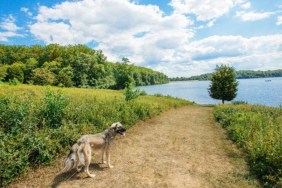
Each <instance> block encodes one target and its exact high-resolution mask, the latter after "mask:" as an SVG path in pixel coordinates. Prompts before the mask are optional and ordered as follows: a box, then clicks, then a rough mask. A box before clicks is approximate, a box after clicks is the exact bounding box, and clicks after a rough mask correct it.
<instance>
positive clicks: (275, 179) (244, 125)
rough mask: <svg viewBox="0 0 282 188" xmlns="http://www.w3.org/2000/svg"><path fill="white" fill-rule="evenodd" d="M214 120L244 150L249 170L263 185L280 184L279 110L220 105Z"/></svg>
mask: <svg viewBox="0 0 282 188" xmlns="http://www.w3.org/2000/svg"><path fill="white" fill-rule="evenodd" d="M214 116H215V118H216V120H217V121H219V122H220V124H221V125H222V126H223V127H224V128H225V129H226V130H227V132H228V134H229V136H230V138H231V139H232V140H233V141H234V142H235V143H236V144H237V145H238V146H239V147H241V148H243V150H244V151H245V153H246V155H247V159H248V163H249V166H250V169H251V171H252V172H253V173H254V174H255V175H256V176H257V177H258V178H259V180H261V182H262V184H263V185H264V186H266V187H280V186H282V109H281V108H272V107H264V106H255V105H247V104H239V105H219V106H217V107H216V108H215V110H214Z"/></svg>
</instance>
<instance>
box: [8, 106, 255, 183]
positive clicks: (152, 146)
mask: <svg viewBox="0 0 282 188" xmlns="http://www.w3.org/2000/svg"><path fill="white" fill-rule="evenodd" d="M211 111H212V109H211V108H208V107H200V106H188V107H183V108H180V109H176V110H170V111H169V112H165V113H163V114H161V115H160V116H158V117H156V118H153V119H150V120H147V121H145V122H140V123H138V124H136V125H135V126H134V127H132V128H131V129H130V130H129V131H128V132H127V136H126V137H119V138H118V139H117V140H116V142H115V143H114V146H113V149H112V164H113V165H114V166H115V167H114V168H113V169H108V168H106V167H105V166H104V165H102V164H97V163H98V161H99V159H100V155H97V156H96V157H95V159H94V160H93V161H92V162H93V165H92V166H91V167H90V170H91V171H92V173H93V172H94V173H96V177H95V178H92V179H91V178H87V176H86V174H85V173H80V174H75V175H74V176H73V177H71V178H70V179H68V177H70V176H71V175H72V174H73V172H74V171H72V172H70V173H67V174H64V175H60V176H55V174H56V173H58V172H59V171H60V170H61V169H62V165H63V164H62V162H61V161H60V162H58V164H56V165H54V166H52V167H45V168H42V169H39V170H37V171H36V173H34V172H33V173H30V175H29V177H28V178H27V180H24V181H20V182H19V183H17V184H14V185H11V187H99V188H102V187H107V188H111V187H112V188H119V187H120V188H126V187H128V188H132V187H134V188H135V187H146V188H148V187H181V188H186V187H187V188H190V187H191V188H192V187H228V188H229V187H240V188H241V187H258V184H257V182H256V181H255V180H253V179H252V178H250V176H249V172H248V169H247V167H246V163H245V162H244V160H243V159H242V157H241V154H240V152H239V151H238V150H237V149H236V147H234V145H232V143H231V142H230V141H228V140H227V139H226V134H225V132H224V131H223V130H222V129H221V128H220V127H219V125H217V124H215V123H214V121H213V119H212V114H211ZM99 162H100V161H99Z"/></svg>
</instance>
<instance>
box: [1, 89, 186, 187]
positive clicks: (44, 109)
mask: <svg viewBox="0 0 282 188" xmlns="http://www.w3.org/2000/svg"><path fill="white" fill-rule="evenodd" d="M25 96H27V97H25ZM186 104H188V102H187V101H185V100H177V99H174V98H169V97H153V96H140V97H138V98H137V99H135V100H131V101H128V102H126V101H125V100H124V96H123V94H122V92H120V91H113V90H100V89H99V90H98V89H95V90H94V89H77V88H72V89H69V88H61V89H58V88H54V87H48V88H47V89H45V87H42V86H28V85H18V86H13V87H11V86H8V85H5V86H2V87H0V163H1V165H0V187H4V186H6V185H7V184H9V183H10V182H11V181H13V179H14V178H15V177H17V176H18V175H19V174H22V173H26V172H27V171H28V169H29V168H31V167H38V166H40V165H48V164H50V163H52V162H53V161H54V159H56V157H59V155H60V154H62V153H65V152H66V151H67V150H69V148H70V147H71V145H72V144H73V143H74V142H75V141H76V140H77V139H78V138H79V137H80V136H81V135H83V134H94V133H97V132H100V131H102V130H104V129H106V128H108V127H109V125H111V123H112V122H115V121H120V122H121V123H122V124H123V125H125V127H127V128H128V127H130V126H132V125H134V124H135V123H136V122H137V121H138V120H144V119H146V118H149V117H152V116H154V115H157V114H159V113H160V112H162V111H164V110H167V109H169V108H173V107H178V106H182V105H186ZM19 143H20V144H19Z"/></svg>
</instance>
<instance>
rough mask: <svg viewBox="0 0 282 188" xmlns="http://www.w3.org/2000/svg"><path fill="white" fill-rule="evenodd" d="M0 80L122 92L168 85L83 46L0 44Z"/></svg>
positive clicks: (150, 72)
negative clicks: (147, 86) (122, 90)
mask: <svg viewBox="0 0 282 188" xmlns="http://www.w3.org/2000/svg"><path fill="white" fill-rule="evenodd" d="M0 81H3V82H9V81H17V82H20V83H26V84H36V85H54V86H64V87H88V88H110V89H123V88H125V87H127V86H128V85H130V84H133V85H135V86H142V85H153V84H162V83H167V82H169V79H168V77H167V76H166V75H165V74H163V73H160V72H157V71H153V70H151V69H148V68H144V67H138V66H134V65H132V64H130V62H129V59H128V58H123V59H122V62H116V63H112V62H109V61H107V58H106V56H105V55H104V54H103V52H102V51H100V50H94V49H92V48H89V47H87V46H85V45H69V46H60V45H58V44H50V45H46V46H41V45H34V46H29V47H28V46H9V45H0Z"/></svg>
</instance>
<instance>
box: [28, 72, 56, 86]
mask: <svg viewBox="0 0 282 188" xmlns="http://www.w3.org/2000/svg"><path fill="white" fill-rule="evenodd" d="M31 79H32V81H33V83H34V84H37V85H52V84H53V83H54V81H55V76H54V74H53V73H52V72H51V71H49V70H48V69H46V68H37V69H34V70H33V71H32V77H31Z"/></svg>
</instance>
